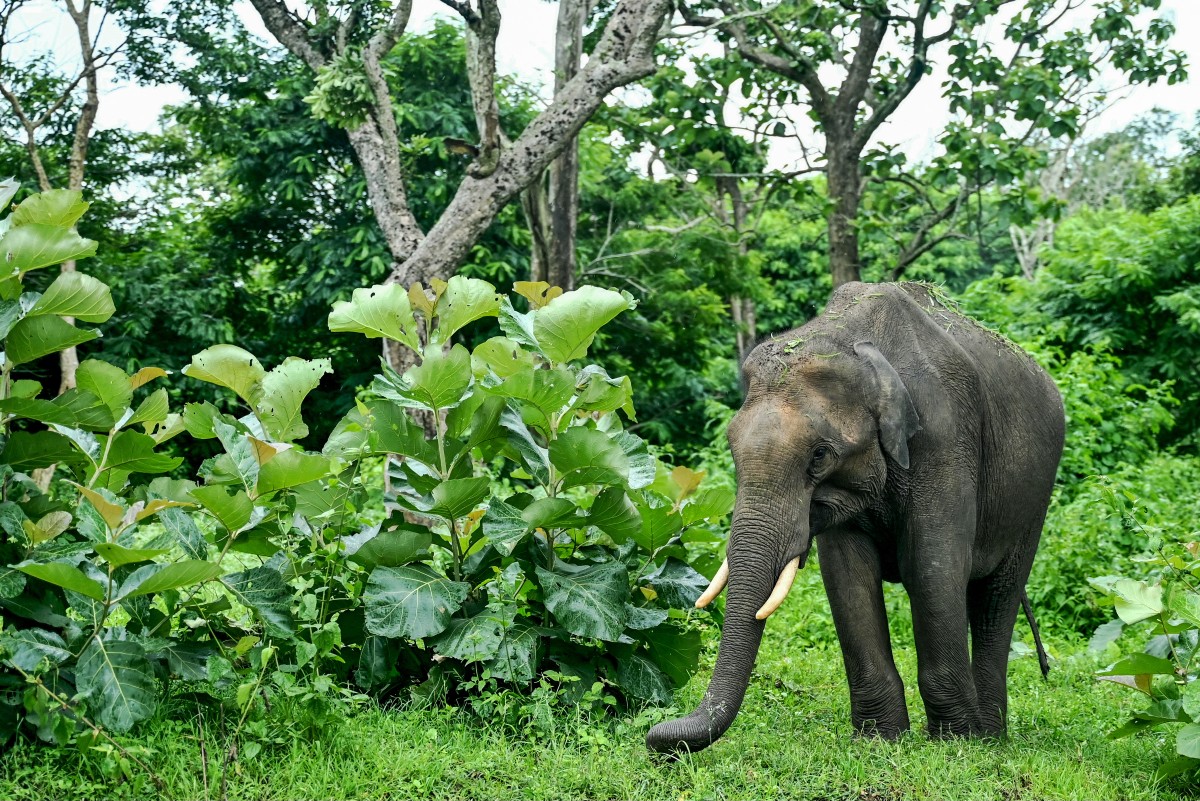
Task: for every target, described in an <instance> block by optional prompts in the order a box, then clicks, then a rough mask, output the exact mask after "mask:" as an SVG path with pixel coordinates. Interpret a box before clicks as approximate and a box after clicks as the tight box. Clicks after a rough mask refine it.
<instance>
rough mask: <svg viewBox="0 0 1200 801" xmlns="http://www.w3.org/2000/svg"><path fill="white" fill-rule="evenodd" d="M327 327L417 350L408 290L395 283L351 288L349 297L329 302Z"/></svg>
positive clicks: (415, 329) (414, 319)
mask: <svg viewBox="0 0 1200 801" xmlns="http://www.w3.org/2000/svg"><path fill="white" fill-rule="evenodd" d="M329 330H330V331H347V332H351V333H357V334H366V335H367V336H368V337H370V338H376V337H386V338H388V339H394V340H395V341H397V342H401V343H403V344H405V345H407V346H408V347H409V348H411V349H412V350H415V351H418V352H419V351H420V350H421V342H420V340H419V338H418V331H419V330H420V329H419V328H418V327H417V320H416V318H415V317H414V316H413V310H412V303H411V301H410V300H409V297H408V293H407V292H406V291H405V290H404V288H403V287H401V286H400V285H399V284H380V285H376V286H373V287H364V288H362V289H356V290H354V294H353V295H352V296H351V298H350V300H341V301H338V302H337V303H335V304H333V311H331V312H330V313H329Z"/></svg>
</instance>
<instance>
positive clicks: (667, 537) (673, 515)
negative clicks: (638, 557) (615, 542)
mask: <svg viewBox="0 0 1200 801" xmlns="http://www.w3.org/2000/svg"><path fill="white" fill-rule="evenodd" d="M638 509H639V510H640V511H641V513H642V528H641V530H640V531H638V532H636V533H634V534H633V539H634V540H635V541H636V542H637V544H638V545H640V546H641V547H642V548H643V549H644V550H646V551H649V552H650V553H654V552H655V551H657V550H658V549H659V548H661V547H663V546H664V545H666V544H667V543H668V542H670V541H671V538H672V537H674V536H675V535H676V534H678V533H679V532H680V530H682V528H683V518H682V517H680V515H679V513H678V512H675V511H672V509H671V507H670V506H665V505H664V506H657V507H651V506H650V505H649V504H639V505H638Z"/></svg>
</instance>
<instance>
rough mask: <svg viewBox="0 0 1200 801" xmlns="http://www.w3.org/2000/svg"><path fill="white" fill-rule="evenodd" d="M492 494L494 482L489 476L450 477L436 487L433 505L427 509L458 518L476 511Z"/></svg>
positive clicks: (448, 517) (440, 515)
mask: <svg viewBox="0 0 1200 801" xmlns="http://www.w3.org/2000/svg"><path fill="white" fill-rule="evenodd" d="M491 494H492V482H491V479H489V478H488V477H487V476H481V477H479V478H454V479H450V480H448V481H443V482H442V483H440V484H438V485H437V486H436V487H434V489H433V505H432V506H431V507H430V508H429V509H428V510H427V511H429V512H431V513H432V514H435V515H438V516H439V517H444V518H446V519H447V520H458V519H460V518H463V517H466V516H467V515H469V514H471V512H473V511H475V509H476V508H478V507H479V506H481V505H482V504H483V502H484V501H486V500H487V499H488V497H489V496H490V495H491Z"/></svg>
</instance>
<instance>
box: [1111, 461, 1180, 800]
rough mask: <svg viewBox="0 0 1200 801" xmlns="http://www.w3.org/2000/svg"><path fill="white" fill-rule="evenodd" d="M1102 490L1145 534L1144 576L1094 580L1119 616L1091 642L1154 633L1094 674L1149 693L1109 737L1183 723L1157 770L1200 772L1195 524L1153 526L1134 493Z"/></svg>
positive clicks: (1167, 773) (1130, 525)
mask: <svg viewBox="0 0 1200 801" xmlns="http://www.w3.org/2000/svg"><path fill="white" fill-rule="evenodd" d="M1103 489H1104V495H1105V499H1106V500H1107V501H1108V503H1109V504H1110V506H1111V507H1112V508H1113V510H1114V511H1115V512H1116V514H1117V515H1119V517H1120V519H1121V520H1122V521H1123V522H1124V524H1125V526H1126V527H1127V528H1129V529H1130V530H1132V531H1136V532H1137V533H1138V535H1139V536H1140V537H1141V538H1142V543H1141V544H1142V545H1143V547H1144V548H1145V551H1146V556H1144V557H1141V558H1139V559H1137V560H1136V561H1137V562H1138V563H1140V565H1141V566H1142V567H1141V569H1139V571H1138V572H1139V573H1140V574H1141V575H1142V576H1143V578H1141V579H1134V578H1125V577H1122V576H1101V577H1099V578H1094V579H1092V580H1091V583H1092V585H1093V586H1095V587H1096V588H1097V589H1099V590H1100V591H1101V592H1102V593H1103V595H1104V597H1105V598H1106V599H1107V600H1108V601H1110V602H1111V603H1113V604H1114V605H1115V606H1116V612H1117V619H1116V620H1113V621H1111V622H1109V623H1106V624H1105V625H1103V626H1101V627H1100V629H1098V630H1097V632H1096V634H1095V636H1094V637H1093V638H1092V646H1093V648H1095V649H1098V650H1103V649H1106V648H1107V647H1108V646H1109V645H1110V644H1111V643H1112V642H1114V641H1115V640H1116V639H1118V638H1119V637H1123V638H1126V639H1127V638H1129V637H1131V636H1133V635H1134V634H1138V635H1141V637H1143V638H1144V637H1145V636H1146V635H1147V634H1149V635H1151V637H1152V639H1151V640H1150V642H1149V644H1148V645H1147V646H1146V647H1145V648H1144V650H1140V651H1136V652H1134V653H1130V654H1127V655H1125V656H1124V657H1122V658H1121V659H1119V660H1118V661H1117V662H1115V663H1113V664H1112V665H1109V666H1108V667H1107V668H1106V669H1104V670H1103V671H1101V672H1100V674H1099V675H1100V678H1101V679H1102V680H1105V681H1111V682H1115V683H1117V684H1120V685H1123V686H1126V687H1129V688H1130V689H1132V690H1135V691H1137V692H1140V693H1142V694H1143V695H1144V696H1145V697H1146V706H1145V708H1144V709H1142V711H1140V712H1137V713H1135V714H1134V715H1133V717H1132V718H1131V719H1130V720H1129V721H1128V722H1127V723H1126V724H1125V725H1123V726H1121V727H1120V728H1118V729H1116V730H1115V731H1113V732H1112V733H1110V734H1109V737H1113V738H1117V737H1125V736H1128V735H1130V734H1134V733H1136V732H1139V731H1144V730H1147V729H1160V728H1167V727H1171V728H1173V725H1172V724H1183V725H1182V727H1181V728H1179V729H1178V730H1176V731H1175V737H1174V752H1175V756H1174V758H1172V759H1171V760H1169V761H1167V762H1166V763H1165V764H1163V765H1162V766H1160V767H1159V770H1158V775H1159V776H1160V777H1167V776H1174V775H1178V774H1181V773H1191V774H1193V775H1196V774H1197V772H1200V681H1198V679H1200V665H1198V664H1197V657H1200V542H1196V541H1195V540H1196V539H1198V538H1200V529H1196V528H1194V527H1192V528H1164V527H1161V526H1159V525H1156V524H1155V523H1153V522H1151V521H1148V520H1146V519H1145V518H1144V515H1143V513H1142V510H1141V509H1140V501H1139V500H1138V498H1137V496H1136V495H1134V494H1133V493H1131V492H1129V491H1128V490H1118V489H1114V488H1113V486H1112V485H1110V484H1105V485H1103ZM1194 520H1195V518H1194V517H1193V518H1192V521H1194ZM1193 525H1194V523H1193ZM1142 641H1143V642H1144V639H1143V640H1142Z"/></svg>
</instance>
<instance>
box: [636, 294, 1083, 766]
mask: <svg viewBox="0 0 1200 801" xmlns="http://www.w3.org/2000/svg"><path fill="white" fill-rule="evenodd" d="M743 370H744V375H745V378H746V383H747V394H746V400H745V403H744V404H743V406H742V408H741V410H740V411H739V412H738V413H737V416H736V417H735V418H734V420H733V422H732V424H731V425H730V427H729V444H730V446H731V448H732V450H733V457H734V462H735V465H736V467H737V475H738V494H737V505H736V507H735V508H734V512H733V523H732V530H731V533H730V538H729V548H728V557H729V567H730V571H729V583H728V589H727V592H728V597H727V600H726V606H725V623H724V628H723V630H722V637H721V647H720V653H719V655H718V658H717V665H716V668H715V670H714V672H713V676H712V680H711V683H710V684H709V687H708V692H707V693H706V694H705V696H704V699H703V701H702V702H701V704H700V707H699V708H698V709H697V710H696V711H695V712H693V713H692V714H691V715H688V716H687V717H684V718H680V719H678V720H673V721H667V722H665V723H661V724H659V725H657V726H655V727H654V728H652V729H651V730H650V732H649V734H648V735H647V736H646V743H647V745H648V746H649V747H650V748H651V749H652V750H654V751H660V752H678V751H684V750H690V751H698V750H700V749H702V748H705V747H706V746H708V745H710V744H712V742H713V741H715V740H716V739H717V738H718V737H720V736H721V735H722V734H723V733H724V732H725V730H726V729H727V728H729V725H730V724H731V723H732V722H733V719H734V717H735V716H736V715H737V712H738V709H739V707H740V706H741V703H742V698H743V696H744V694H745V692H746V685H747V682H748V681H749V678H750V671H751V668H752V667H753V666H754V660H755V657H756V656H757V654H758V647H759V643H760V642H761V640H762V634H763V627H764V624H765V621H759V620H756V619H755V612H756V611H757V610H758V609H759V607H760V606H761V605H762V604H763V603H764V601H765V600H766V599H767V597H768V596H769V595H770V593H771V590H772V588H773V587H774V585H775V582H776V578H777V577H778V576H779V574H780V571H781V570H782V568H783V566H784V565H785V564H786V563H787V562H789V561H790V560H791V559H793V558H794V557H797V556H799V557H801V564H803V560H804V558H806V557H807V554H808V550H809V547H810V544H811V542H812V538H813V537H818V538H819V542H820V546H819V547H820V550H821V559H820V565H821V575H822V577H823V579H824V583H825V589H826V592H827V594H828V596H829V604H830V607H831V608H832V612H833V619H834V623H835V625H836V627H837V633H838V638H839V640H840V641H841V647H842V656H843V659H844V661H845V665H846V676H847V679H848V680H849V684H850V709H851V716H852V718H853V723H854V727H855V729H856V731H858V732H859V733H861V734H866V735H874V736H880V737H885V738H895V737H897V736H899V735H900V733H901V732H903V731H905V730H907V729H908V727H909V720H908V710H907V709H906V707H905V703H904V685H903V684H902V682H901V680H900V676H899V674H898V673H897V672H896V666H895V663H894V661H893V659H892V648H891V642H890V641H889V638H888V627H887V618H886V613H885V611H884V603H883V593H882V584H881V582H882V581H890V582H897V581H898V582H901V583H903V585H904V588H905V590H906V591H907V592H908V595H909V599H910V601H911V604H912V616H913V628H914V631H915V637H916V646H917V661H918V670H917V684H918V686H919V687H920V691H921V698H922V700H923V701H924V702H925V712H926V715H927V717H928V721H929V730H930V733H931V734H933V735H935V736H947V735H949V736H963V735H998V734H1002V733H1003V732H1004V729H1005V715H1006V711H1007V704H1008V692H1007V684H1006V681H1007V665H1008V651H1009V642H1010V640H1011V637H1012V631H1013V626H1014V623H1015V620H1016V615H1017V609H1018V606H1019V605H1020V599H1021V594H1022V591H1023V589H1024V586H1025V580H1026V578H1027V577H1028V575H1029V569H1030V567H1031V565H1032V563H1033V556H1034V552H1035V551H1036V550H1037V544H1038V539H1039V537H1040V536H1041V531H1042V522H1043V520H1044V518H1045V515H1046V507H1047V505H1048V504H1049V501H1050V493H1051V489H1052V486H1053V484H1054V476H1055V472H1056V470H1057V467H1058V460H1059V457H1060V455H1061V453H1062V444H1063V428H1064V419H1063V407H1062V400H1061V398H1060V397H1059V394H1058V390H1057V389H1056V388H1055V386H1054V383H1053V381H1051V379H1050V377H1049V376H1048V375H1046V373H1045V372H1044V371H1043V370H1042V369H1041V368H1040V367H1038V366H1037V365H1036V364H1035V363H1034V362H1033V360H1032V359H1030V358H1029V357H1028V356H1026V355H1025V354H1023V353H1020V352H1017V351H1015V350H1014V349H1013V348H1012V346H1011V345H1009V344H1008V343H1007V342H1005V341H1002V340H1001V339H999V338H998V337H996V336H995V335H993V334H991V333H990V332H987V331H985V330H984V329H982V328H981V327H979V326H977V325H976V324H974V323H973V322H971V321H970V320H967V319H965V318H963V317H961V316H959V315H957V314H954V313H953V312H950V311H948V310H946V309H945V308H944V307H943V306H941V304H939V303H938V302H937V301H936V300H934V299H933V297H932V296H931V295H930V294H929V292H928V291H927V290H926V289H925V288H924V287H923V286H921V285H919V284H861V283H852V284H846V285H845V286H842V287H841V288H839V289H838V290H836V291H835V292H834V294H833V297H832V299H831V300H830V302H829V307H828V308H827V309H826V311H825V312H824V314H823V315H822V316H820V317H818V318H817V319H815V320H813V321H812V322H810V323H809V324H807V325H805V326H804V327H802V328H799V329H796V330H794V331H791V332H789V333H787V334H783V335H781V336H778V337H775V338H773V339H772V340H770V341H768V342H765V343H763V344H761V345H759V346H758V347H757V348H755V349H754V351H753V352H752V353H751V354H750V356H749V357H748V358H747V360H746V363H745V365H744V367H743ZM968 636H969V637H970V639H971V642H970V650H968V642H967V638H968Z"/></svg>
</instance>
